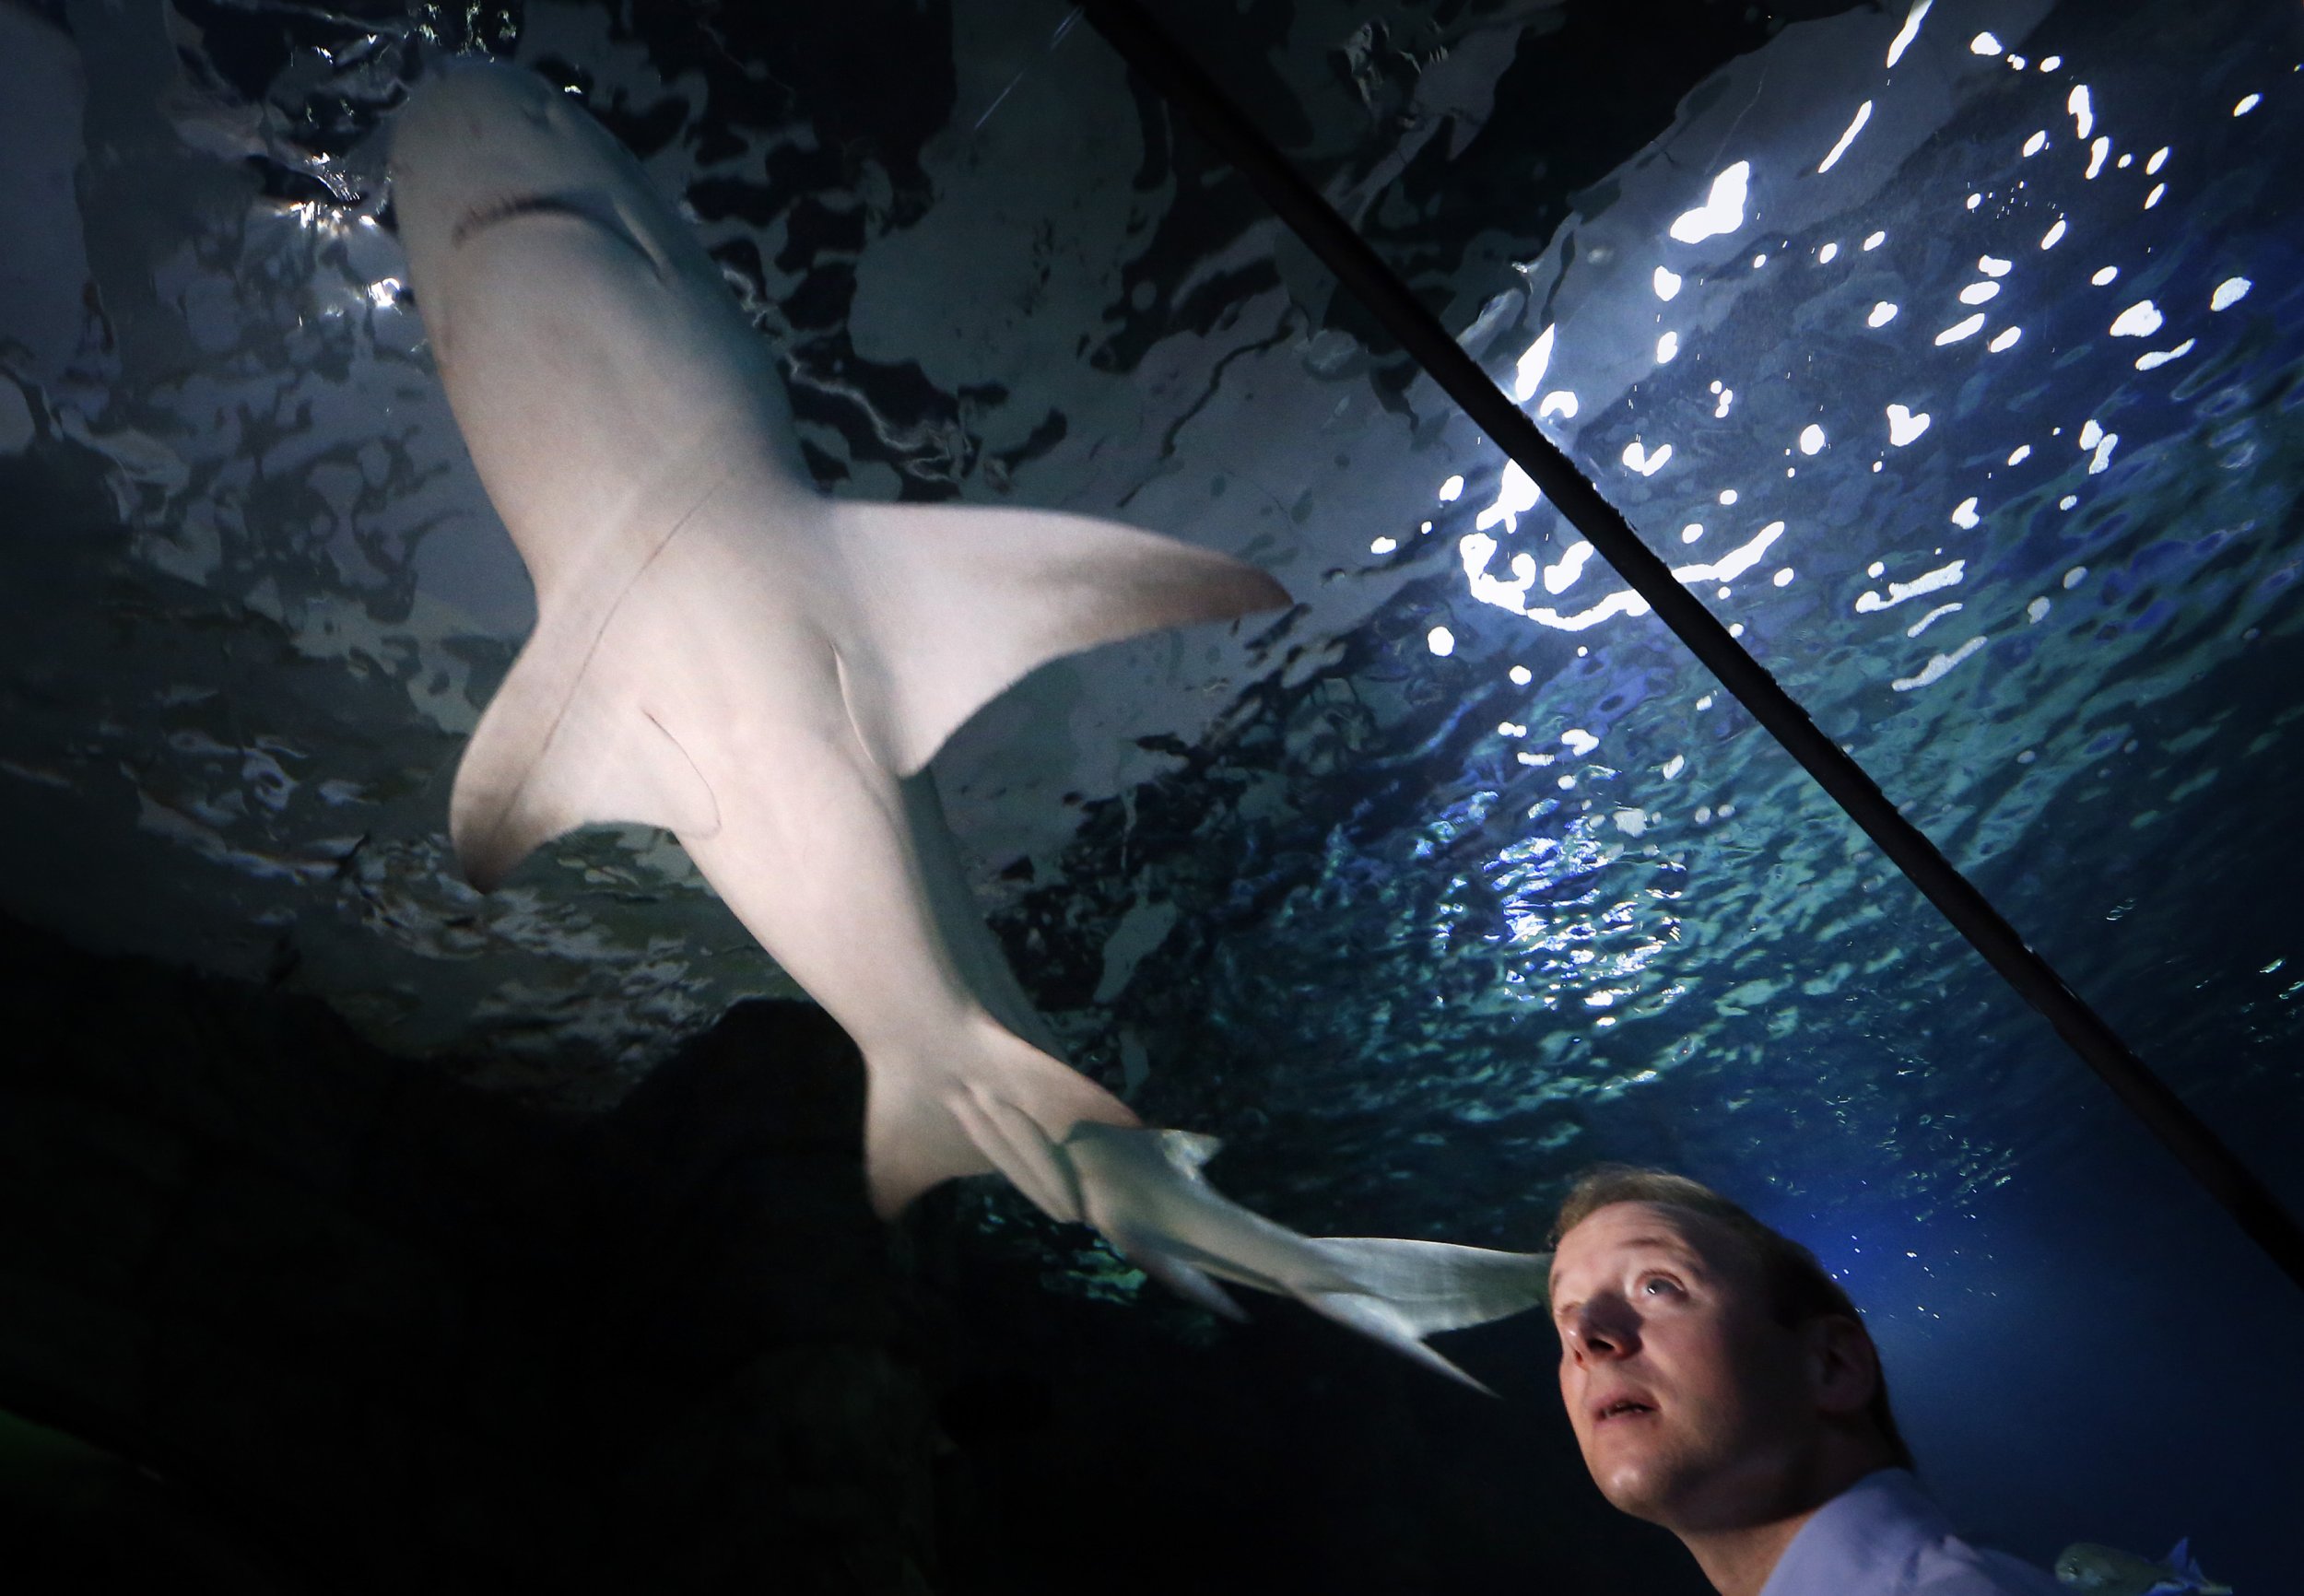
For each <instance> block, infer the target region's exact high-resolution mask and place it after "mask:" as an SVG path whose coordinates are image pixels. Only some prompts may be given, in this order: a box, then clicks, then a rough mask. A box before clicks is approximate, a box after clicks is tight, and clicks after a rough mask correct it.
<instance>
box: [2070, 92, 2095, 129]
mask: <svg viewBox="0 0 2304 1596" xmlns="http://www.w3.org/2000/svg"><path fill="white" fill-rule="evenodd" d="M2064 109H2065V110H2066V111H2070V112H2072V120H2073V123H2074V124H2075V126H2076V127H2077V128H2078V129H2079V132H2080V136H2081V137H2082V138H2086V137H2087V136H2088V135H2089V134H2091V133H2094V132H2095V131H2096V111H2095V108H2094V107H2093V106H2091V105H2090V104H2089V103H2088V86H2087V84H2085V83H2075V84H2074V85H2073V87H2072V92H2071V93H2070V94H2068V95H2066V96H2064Z"/></svg>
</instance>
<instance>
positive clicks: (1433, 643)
mask: <svg viewBox="0 0 2304 1596" xmlns="http://www.w3.org/2000/svg"><path fill="white" fill-rule="evenodd" d="M1424 646H1425V647H1426V648H1428V649H1429V650H1431V651H1433V652H1434V653H1436V654H1438V655H1440V657H1441V658H1442V659H1446V658H1447V657H1448V656H1449V655H1450V654H1452V653H1454V652H1455V651H1456V634H1455V633H1454V632H1452V631H1450V630H1449V629H1448V628H1446V627H1434V628H1432V629H1431V630H1430V631H1428V632H1427V633H1425V634H1424Z"/></svg>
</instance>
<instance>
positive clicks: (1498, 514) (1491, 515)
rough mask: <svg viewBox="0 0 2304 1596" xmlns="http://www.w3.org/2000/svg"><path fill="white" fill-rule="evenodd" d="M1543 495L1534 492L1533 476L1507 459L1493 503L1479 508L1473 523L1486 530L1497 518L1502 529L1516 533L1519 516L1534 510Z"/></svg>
mask: <svg viewBox="0 0 2304 1596" xmlns="http://www.w3.org/2000/svg"><path fill="white" fill-rule="evenodd" d="M1543 497H1544V496H1543V495H1542V494H1540V493H1538V492H1537V491H1536V484H1535V479H1534V478H1533V477H1531V476H1530V475H1528V474H1527V473H1526V472H1525V471H1523V470H1522V469H1521V466H1520V462H1519V461H1517V460H1507V461H1506V462H1505V463H1504V475H1503V477H1502V478H1501V480H1499V482H1498V483H1497V485H1496V502H1495V503H1493V504H1491V505H1489V506H1488V507H1487V509H1486V510H1482V511H1481V512H1480V519H1479V520H1478V521H1476V522H1474V523H1473V524H1474V525H1475V527H1477V528H1478V529H1479V530H1480V531H1482V532H1486V531H1487V529H1488V528H1489V527H1491V526H1494V525H1495V524H1496V523H1497V522H1499V521H1500V522H1503V523H1504V530H1505V531H1507V532H1516V531H1518V530H1519V527H1520V518H1521V517H1522V515H1525V514H1526V513H1527V512H1528V511H1529V510H1534V508H1535V507H1536V501H1537V500H1538V499H1541V498H1543Z"/></svg>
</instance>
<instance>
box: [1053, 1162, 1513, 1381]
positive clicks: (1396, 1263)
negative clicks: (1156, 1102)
mask: <svg viewBox="0 0 2304 1596" xmlns="http://www.w3.org/2000/svg"><path fill="white" fill-rule="evenodd" d="M1218 1146H1219V1144H1218V1143H1217V1140H1216V1138H1214V1137H1213V1136H1201V1135H1194V1134H1192V1133H1190V1132H1182V1131H1158V1130H1146V1129H1141V1128H1136V1127H1132V1126H1118V1125H1112V1124H1103V1123H1085V1124H1080V1125H1076V1126H1074V1127H1073V1128H1072V1130H1071V1132H1069V1134H1068V1135H1067V1136H1066V1138H1065V1140H1064V1144H1063V1146H1062V1151H1063V1152H1064V1155H1065V1156H1066V1158H1067V1161H1068V1163H1069V1164H1070V1166H1071V1168H1072V1170H1073V1172H1074V1176H1075V1179H1076V1181H1077V1183H1078V1186H1079V1189H1080V1194H1081V1204H1082V1208H1083V1210H1084V1211H1085V1213H1086V1215H1087V1220H1088V1222H1089V1223H1090V1224H1092V1225H1094V1226H1096V1227H1097V1228H1098V1229H1099V1230H1100V1231H1102V1232H1103V1234H1104V1237H1105V1238H1106V1239H1107V1240H1109V1241H1111V1244H1112V1245H1113V1246H1114V1247H1116V1248H1118V1249H1119V1250H1120V1251H1121V1253H1122V1254H1123V1256H1124V1257H1126V1258H1127V1259H1128V1261H1129V1262H1132V1263H1134V1264H1135V1265H1136V1266H1137V1267H1138V1268H1140V1269H1142V1270H1143V1271H1144V1272H1145V1273H1146V1274H1148V1275H1150V1276H1152V1277H1153V1278H1154V1279H1156V1280H1158V1281H1160V1282H1162V1283H1163V1284H1164V1285H1168V1286H1170V1287H1171V1288H1172V1289H1174V1290H1176V1291H1178V1292H1179V1293H1181V1295H1183V1296H1185V1297H1190V1298H1191V1299H1192V1300H1193V1301H1195V1302H1198V1303H1201V1304H1202V1305H1203V1306H1205V1307H1208V1308H1213V1309H1215V1310H1216V1311H1217V1312H1219V1313H1228V1315H1229V1316H1231V1317H1235V1318H1236V1317H1238V1316H1239V1310H1238V1309H1237V1308H1234V1307H1233V1306H1232V1304H1231V1301H1230V1298H1228V1297H1227V1296H1226V1295H1225V1293H1224V1290H1223V1288H1222V1286H1220V1285H1218V1284H1217V1282H1218V1281H1227V1280H1228V1281H1231V1282H1233V1283H1234V1284H1236V1285H1248V1286H1253V1287H1254V1288H1256V1289H1257V1290H1259V1291H1269V1292H1275V1293H1277V1294H1279V1295H1281V1296H1285V1297H1295V1298H1296V1299H1297V1300H1298V1301H1299V1302H1301V1303H1303V1304H1304V1305H1305V1306H1306V1307H1308V1308H1311V1309H1312V1310H1313V1311H1314V1312H1316V1313H1320V1314H1323V1315H1325V1316H1326V1317H1327V1318H1330V1319H1333V1320H1335V1321H1336V1322H1337V1323H1339V1324H1344V1325H1348V1326H1349V1327H1351V1328H1352V1329H1354V1330H1357V1331H1358V1332H1360V1333H1361V1334H1363V1335H1366V1336H1369V1337H1371V1338H1373V1339H1374V1340H1376V1341H1379V1342H1381V1343H1382V1344H1384V1345H1386V1346H1389V1347H1391V1348H1392V1349H1393V1351H1394V1352H1397V1353H1399V1354H1401V1355H1404V1356H1405V1357H1408V1358H1411V1359H1413V1360H1414V1361H1416V1362H1417V1363H1420V1364H1422V1365H1424V1366H1425V1367H1427V1368H1429V1369H1432V1370H1433V1371H1435V1372H1436V1373H1439V1374H1443V1375H1446V1376H1448V1377H1449V1378H1450V1379H1455V1380H1459V1381H1462V1382H1463V1383H1464V1384H1465V1385H1468V1386H1470V1387H1472V1388H1473V1389H1474V1390H1475V1391H1484V1392H1485V1391H1487V1387H1486V1386H1484V1385H1482V1384H1481V1383H1480V1382H1479V1381H1478V1380H1475V1379H1473V1378H1472V1377H1471V1376H1470V1375H1468V1374H1466V1373H1464V1370H1462V1369H1460V1368H1458V1367H1456V1366H1455V1365H1454V1364H1452V1363H1451V1362H1450V1361H1449V1360H1448V1359H1447V1358H1445V1357H1443V1356H1441V1355H1440V1354H1439V1353H1437V1352H1435V1351H1433V1350H1432V1348H1431V1347H1429V1346H1428V1345H1426V1344H1425V1340H1424V1338H1425V1337H1426V1336H1428V1335H1432V1334H1435V1333H1437V1332H1440V1331H1447V1330H1461V1329H1464V1328H1465V1327H1466V1326H1469V1325H1475V1324H1483V1323H1486V1322H1487V1320H1492V1319H1503V1318H1507V1317H1509V1316H1511V1315H1512V1314H1515V1313H1519V1312H1522V1310H1524V1309H1526V1308H1533V1307H1534V1306H1535V1305H1536V1304H1537V1303H1539V1302H1541V1301H1542V1300H1543V1299H1544V1295H1545V1290H1546V1281H1547V1277H1548V1275H1549V1273H1550V1268H1551V1258H1550V1255H1549V1254H1543V1253H1521V1252H1499V1251H1496V1250H1490V1249H1488V1248H1483V1247H1457V1246H1452V1245H1450V1244H1448V1243H1445V1242H1439V1241H1411V1240H1394V1239H1390V1238H1381V1237H1322V1238H1314V1237H1307V1236H1299V1235H1298V1234H1297V1233H1296V1232H1295V1231H1293V1230H1289V1229H1287V1227H1285V1226H1280V1225H1275V1224H1274V1223H1273V1222H1272V1221H1271V1220H1269V1219H1266V1218H1264V1216H1263V1215H1258V1214H1255V1213H1253V1212H1252V1211H1250V1210H1249V1209H1247V1208H1243V1207H1241V1206H1240V1204H1239V1203H1234V1202H1233V1201H1231V1200H1230V1199H1229V1198H1228V1197H1226V1196H1224V1195H1223V1194H1222V1193H1221V1192H1219V1191H1217V1190H1216V1189H1215V1188H1214V1187H1212V1186H1210V1185H1209V1184H1208V1181H1207V1178H1206V1177H1205V1175H1204V1174H1203V1173H1202V1172H1201V1167H1202V1166H1203V1165H1204V1164H1205V1163H1206V1162H1207V1161H1208V1159H1209V1158H1210V1157H1211V1156H1214V1154H1215V1153H1216V1151H1217V1147H1218Z"/></svg>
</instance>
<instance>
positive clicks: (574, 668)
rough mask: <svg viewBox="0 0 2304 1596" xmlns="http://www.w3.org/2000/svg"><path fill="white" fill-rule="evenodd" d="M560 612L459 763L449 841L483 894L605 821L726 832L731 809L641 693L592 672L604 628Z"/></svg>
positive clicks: (547, 619)
mask: <svg viewBox="0 0 2304 1596" xmlns="http://www.w3.org/2000/svg"><path fill="white" fill-rule="evenodd" d="M556 618H557V617H555V616H553V615H552V614H551V613H549V612H548V611H547V614H546V615H545V616H542V617H541V618H540V619H539V620H538V623H537V626H536V631H535V636H534V637H533V638H531V639H530V640H529V641H528V646H527V647H526V648H524V649H523V650H522V651H521V652H520V657H519V658H518V659H516V660H514V661H513V662H512V668H511V674H510V675H507V676H506V677H505V678H504V685H503V686H502V687H500V688H498V689H497V693H496V697H495V698H493V699H491V700H489V703H488V710H487V711H486V712H485V713H484V714H482V715H481V717H480V724H479V725H478V727H477V728H476V729H475V730H474V732H473V733H472V741H471V742H470V743H469V744H468V745H466V746H465V748H464V759H463V761H462V762H461V763H460V764H459V765H458V766H457V767H456V785H455V791H454V792H453V793H452V794H451V795H450V798H449V802H448V829H449V835H450V836H451V837H452V838H453V839H454V841H455V845H456V861H457V863H459V864H460V865H461V866H462V867H463V869H464V875H465V877H466V878H467V879H468V880H470V881H471V883H472V884H473V885H474V886H477V887H479V888H480V889H481V890H482V891H483V892H485V891H488V890H489V889H491V888H493V887H494V886H496V885H497V883H499V882H500V881H501V880H503V878H504V877H505V876H506V875H507V874H511V869H512V867H513V866H514V865H516V864H518V863H520V862H521V861H522V860H523V859H524V858H526V857H527V855H528V853H529V851H531V850H533V849H534V848H535V846H536V845H537V844H538V843H541V842H544V841H547V840H548V839H551V838H554V837H557V836H558V835H559V834H560V833H561V832H563V831H569V830H573V829H574V828H575V827H579V826H583V825H588V824H592V823H594V822H600V821H616V820H622V821H630V822H635V823H637V824H640V825H643V826H662V827H667V828H668V829H670V830H673V831H676V832H678V833H679V834H680V835H681V836H682V837H687V838H700V837H709V836H711V834H712V833H713V832H715V831H717V830H719V829H720V806H719V804H718V802H717V801H716V800H715V799H714V798H713V796H712V791H711V787H710V786H709V785H708V784H707V783H706V782H705V780H704V778H703V777H702V775H700V774H699V772H698V770H697V769H696V766H695V764H694V762H693V761H691V760H690V759H689V757H688V753H687V751H686V750H685V749H683V748H682V747H681V746H680V745H679V743H678V742H677V741H676V740H675V739H674V737H673V735H672V733H669V732H667V731H665V730H664V727H663V726H662V725H661V724H659V723H658V722H657V721H656V719H655V718H654V717H653V716H652V715H651V714H650V713H649V712H648V710H647V708H646V707H645V706H644V705H643V704H641V702H640V701H639V700H638V698H635V697H633V696H631V695H629V694H625V693H617V692H614V691H610V690H608V689H606V688H605V687H603V686H602V685H601V682H600V681H599V679H598V675H597V673H594V672H591V671H588V670H587V669H586V668H585V666H586V665H587V664H588V663H590V658H591V653H592V645H593V642H594V639H595V638H596V637H597V636H598V629H599V628H598V625H597V623H596V622H595V621H594V619H593V617H591V616H582V617H581V622H580V624H579V625H577V626H574V627H563V626H556V625H554V624H553V623H554V621H555V619H556Z"/></svg>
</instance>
